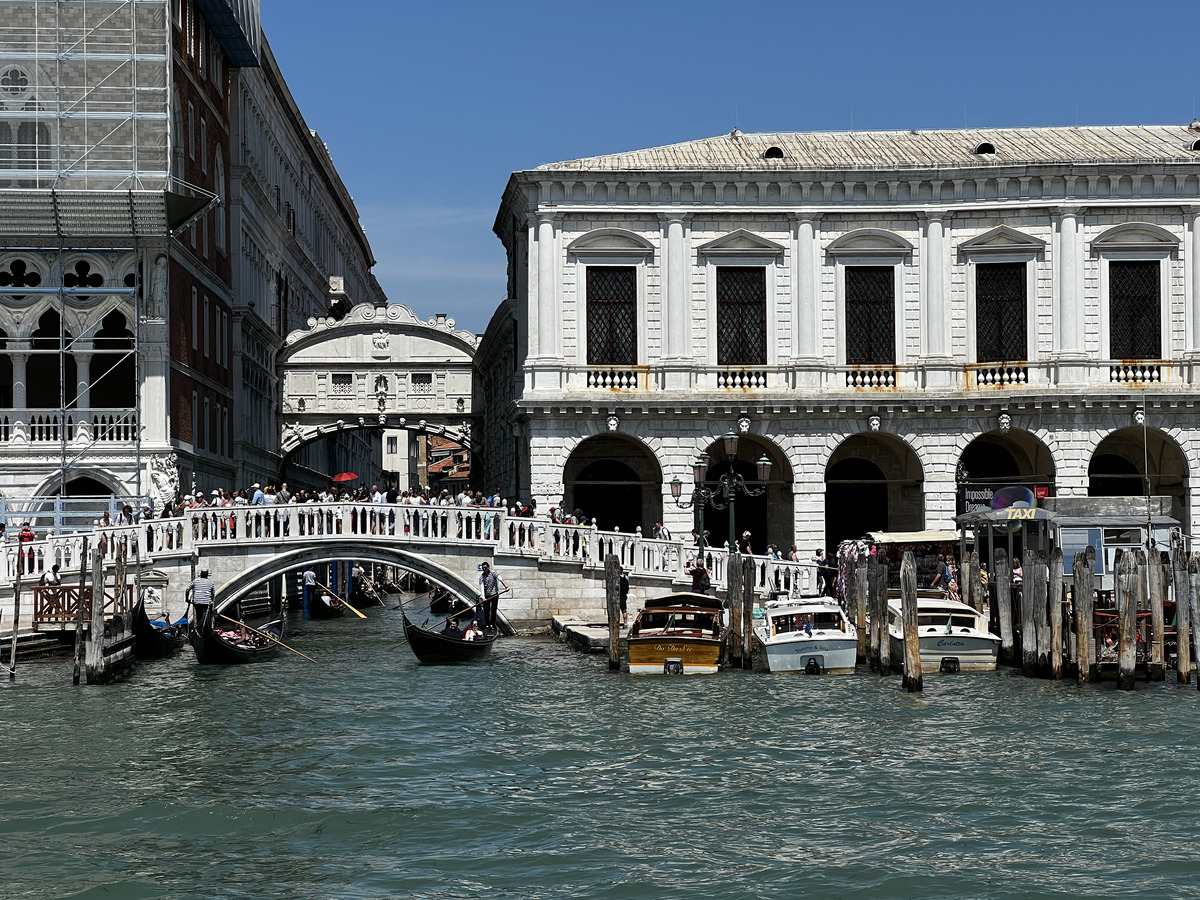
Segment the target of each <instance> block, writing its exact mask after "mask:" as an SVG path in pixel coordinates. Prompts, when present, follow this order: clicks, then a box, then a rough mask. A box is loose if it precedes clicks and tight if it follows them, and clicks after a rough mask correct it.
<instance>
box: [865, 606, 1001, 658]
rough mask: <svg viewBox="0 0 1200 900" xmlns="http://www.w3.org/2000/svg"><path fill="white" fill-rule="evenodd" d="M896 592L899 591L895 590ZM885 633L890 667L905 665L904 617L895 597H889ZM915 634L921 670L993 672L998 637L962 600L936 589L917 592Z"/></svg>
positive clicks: (980, 615) (997, 648)
mask: <svg viewBox="0 0 1200 900" xmlns="http://www.w3.org/2000/svg"><path fill="white" fill-rule="evenodd" d="M894 593H898V592H894ZM888 635H889V637H890V639H891V651H892V667H893V668H901V669H902V668H903V667H904V616H903V612H902V608H901V600H900V597H898V596H890V597H888ZM917 637H918V640H919V644H920V648H921V672H922V673H926V672H959V671H961V672H994V671H995V669H996V656H997V652H998V651H999V649H1000V638H999V636H998V635H995V634H992V633H991V632H990V631H988V630H987V619H986V618H985V617H984V615H983V613H981V612H977V611H976V610H975V609H973V608H972V607H970V606H968V605H967V604H965V603H960V602H959V601H957V600H951V599H950V598H949V597H946V596H944V595H942V594H941V592H939V591H928V590H924V591H920V592H919V593H918V595H917Z"/></svg>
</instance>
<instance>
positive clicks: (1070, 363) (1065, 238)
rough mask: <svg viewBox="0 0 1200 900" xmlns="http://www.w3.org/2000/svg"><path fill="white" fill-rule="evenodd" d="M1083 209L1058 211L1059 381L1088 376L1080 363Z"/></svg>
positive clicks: (1082, 353)
mask: <svg viewBox="0 0 1200 900" xmlns="http://www.w3.org/2000/svg"><path fill="white" fill-rule="evenodd" d="M1081 213H1082V210H1080V209H1076V208H1066V209H1062V210H1060V212H1059V215H1058V220H1057V230H1058V248H1057V249H1058V266H1057V267H1056V269H1057V271H1056V275H1057V278H1056V281H1057V287H1058V305H1057V308H1056V310H1055V312H1056V313H1057V318H1058V321H1057V323H1056V324H1057V327H1056V328H1055V337H1056V349H1057V357H1058V360H1059V363H1060V366H1059V380H1060V381H1064V382H1079V381H1083V380H1085V379H1086V378H1087V369H1086V367H1085V366H1084V365H1082V363H1084V362H1085V361H1086V359H1087V354H1086V353H1085V352H1084V343H1083V290H1082V280H1083V279H1082V275H1083V273H1082V256H1081V254H1080V247H1079V216H1080V215H1081Z"/></svg>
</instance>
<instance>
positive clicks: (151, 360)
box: [138, 323, 171, 446]
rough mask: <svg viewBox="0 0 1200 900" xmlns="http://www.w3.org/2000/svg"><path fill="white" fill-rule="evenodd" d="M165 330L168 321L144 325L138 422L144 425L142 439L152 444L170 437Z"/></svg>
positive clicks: (167, 351) (166, 443)
mask: <svg viewBox="0 0 1200 900" xmlns="http://www.w3.org/2000/svg"><path fill="white" fill-rule="evenodd" d="M147 332H149V334H148V333H147ZM156 332H157V334H156ZM166 334H167V329H166V326H165V325H158V324H150V323H145V324H143V325H142V340H141V342H140V343H141V353H142V364H141V379H142V381H141V384H140V385H138V391H139V393H140V396H139V398H138V399H139V403H138V406H139V409H138V417H139V421H138V424H139V426H140V427H142V429H143V431H142V441H143V442H144V443H146V444H149V445H163V446H166V445H168V444H169V443H170V440H171V435H170V432H169V428H168V423H169V421H170V403H169V402H168V399H167V398H168V393H167V392H168V390H169V388H170V383H169V377H170V376H169V371H170V360H169V355H170V354H169V347H168V346H167V343H166Z"/></svg>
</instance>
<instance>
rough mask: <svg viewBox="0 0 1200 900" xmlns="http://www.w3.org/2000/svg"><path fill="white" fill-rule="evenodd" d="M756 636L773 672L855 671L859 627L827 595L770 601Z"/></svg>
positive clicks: (764, 608)
mask: <svg viewBox="0 0 1200 900" xmlns="http://www.w3.org/2000/svg"><path fill="white" fill-rule="evenodd" d="M754 636H755V637H757V638H758V640H759V643H761V644H762V645H763V648H764V649H765V650H766V651H767V667H768V668H769V669H770V670H771V671H772V672H799V673H801V674H808V675H821V674H826V675H847V674H850V673H851V672H853V671H854V660H855V654H856V653H857V651H858V630H857V629H856V628H855V627H854V623H852V622H851V621H850V620H849V619H847V618H846V614H845V613H844V612H842V608H841V607H840V606H838V605H837V603H836V602H835V601H834V600H831V599H830V598H828V597H808V598H804V599H800V600H791V599H787V600H771V601H769V602H768V603H767V604H766V605H765V606H764V607H763V619H762V621H761V623H759V624H757V625H755V626H754Z"/></svg>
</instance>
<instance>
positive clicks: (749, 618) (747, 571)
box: [741, 556, 755, 669]
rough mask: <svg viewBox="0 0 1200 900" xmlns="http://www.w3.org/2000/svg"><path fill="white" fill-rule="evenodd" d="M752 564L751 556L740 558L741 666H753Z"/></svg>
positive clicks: (753, 563)
mask: <svg viewBox="0 0 1200 900" xmlns="http://www.w3.org/2000/svg"><path fill="white" fill-rule="evenodd" d="M754 566H755V562H754V559H753V558H752V557H749V556H747V557H746V558H745V559H743V560H742V597H741V600H742V668H743V669H753V668H754V644H753V641H754Z"/></svg>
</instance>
